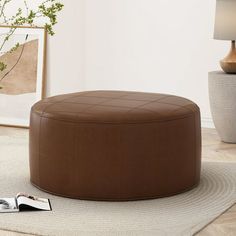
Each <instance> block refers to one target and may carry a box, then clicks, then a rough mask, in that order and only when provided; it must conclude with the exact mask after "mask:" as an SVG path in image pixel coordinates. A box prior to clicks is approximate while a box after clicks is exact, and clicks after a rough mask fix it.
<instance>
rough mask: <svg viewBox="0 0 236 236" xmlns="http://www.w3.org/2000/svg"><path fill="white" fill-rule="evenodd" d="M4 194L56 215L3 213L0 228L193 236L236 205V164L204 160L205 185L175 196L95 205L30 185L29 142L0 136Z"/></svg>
mask: <svg viewBox="0 0 236 236" xmlns="http://www.w3.org/2000/svg"><path fill="white" fill-rule="evenodd" d="M0 163H1V164H0V186H1V187H0V196H1V197H11V196H14V195H15V194H16V193H17V192H27V193H30V194H34V195H38V196H41V197H46V198H50V199H51V203H52V208H53V211H52V212H22V213H9V214H0V229H6V230H12V231H18V232H25V233H32V234H36V235H57V236H58V235H59V236H60V235H81V236H87V235H88V236H90V235H91V236H93V235H96V236H106V235H107V236H108V235H109V236H113V235H116V236H119V235H127V236H131V235H132V236H134V235H135V236H136V235H137V236H144V235H145V236H146V235H147V236H149V235H150V236H152V235H153V236H154V235H155V236H158V235H160V236H162V235H167V236H168V235H171V236H173V235H175V236H177V235H181V236H185V235H193V234H194V233H196V232H197V231H199V230H200V229H202V228H203V227H204V226H206V225H207V224H208V223H210V222H211V221H212V220H213V219H215V218H216V217H217V216H219V215H220V214H221V213H223V212H224V211H225V210H226V209H228V208H229V207H230V206H232V205H233V204H234V203H235V202H236V184H235V183H236V164H233V163H213V162H203V168H202V178H201V183H200V185H199V186H198V187H197V188H195V189H193V190H191V191H189V192H187V193H183V194H180V195H176V196H173V197H168V198H162V199H156V200H148V201H136V202H120V203H112V202H92V201H81V200H72V199H66V198H61V197H56V196H53V195H50V194H47V193H44V192H42V191H40V190H38V189H36V188H35V187H33V186H32V185H31V184H30V182H29V169H28V144H27V140H24V139H21V138H20V137H17V136H16V137H7V136H4V137H3V136H0Z"/></svg>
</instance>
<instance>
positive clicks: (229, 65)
mask: <svg viewBox="0 0 236 236" xmlns="http://www.w3.org/2000/svg"><path fill="white" fill-rule="evenodd" d="M220 65H221V68H222V70H223V71H224V72H225V73H227V74H236V47H235V41H232V42H231V50H230V52H229V54H228V56H227V57H225V58H224V59H223V60H221V61H220Z"/></svg>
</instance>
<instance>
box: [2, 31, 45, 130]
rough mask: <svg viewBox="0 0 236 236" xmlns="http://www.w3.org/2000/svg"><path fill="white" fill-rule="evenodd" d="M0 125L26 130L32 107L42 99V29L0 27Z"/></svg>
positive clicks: (43, 67)
mask: <svg viewBox="0 0 236 236" xmlns="http://www.w3.org/2000/svg"><path fill="white" fill-rule="evenodd" d="M9 33H11V37H9V39H8V40H7V41H6V42H5V43H4V44H3V47H2V48H0V49H1V50H0V63H3V64H4V65H6V68H5V69H4V70H3V71H0V125H4V126H15V127H29V120H30V109H31V107H32V105H33V104H34V103H35V102H37V101H39V100H41V99H42V98H43V97H44V84H45V70H46V68H45V67H46V43H47V32H46V29H45V28H44V27H24V26H22V27H21V26H19V27H18V26H17V27H14V26H0V45H2V43H3V42H4V40H5V38H6V36H7V35H9Z"/></svg>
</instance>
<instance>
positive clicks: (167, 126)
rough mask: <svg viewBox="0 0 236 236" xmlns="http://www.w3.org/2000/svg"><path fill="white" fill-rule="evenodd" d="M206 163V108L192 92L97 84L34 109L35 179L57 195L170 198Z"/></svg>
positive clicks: (190, 185) (32, 150)
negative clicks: (188, 95)
mask: <svg viewBox="0 0 236 236" xmlns="http://www.w3.org/2000/svg"><path fill="white" fill-rule="evenodd" d="M200 169H201V129H200V112H199V108H198V106H197V105H196V104H194V103H193V102H191V101H189V100H187V99H185V98H181V97H177V96H171V95H164V94H154V93H139V92H125V91H90V92H80V93H74V94H67V95H60V96H55V97H51V98H47V99H44V100H42V101H40V102H38V103H36V104H35V105H34V106H33V107H32V109H31V119H30V176H31V182H32V184H33V185H35V186H36V187H38V188H40V189H42V190H44V191H47V192H50V193H52V194H56V195H60V196H65V197H70V198H78V199H89V200H110V201H123V200H139V199H150V198H158V197H165V196H170V195H174V194H177V193H181V192H184V191H187V190H189V189H191V188H193V187H195V186H196V185H197V184H198V183H199V179H200Z"/></svg>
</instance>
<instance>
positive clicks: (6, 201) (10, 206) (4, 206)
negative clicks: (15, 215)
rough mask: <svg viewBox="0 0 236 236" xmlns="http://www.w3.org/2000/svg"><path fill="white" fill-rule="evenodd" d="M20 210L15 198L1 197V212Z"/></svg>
mask: <svg viewBox="0 0 236 236" xmlns="http://www.w3.org/2000/svg"><path fill="white" fill-rule="evenodd" d="M17 211H19V209H18V206H17V203H16V199H15V198H0V213H4V212H17Z"/></svg>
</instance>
